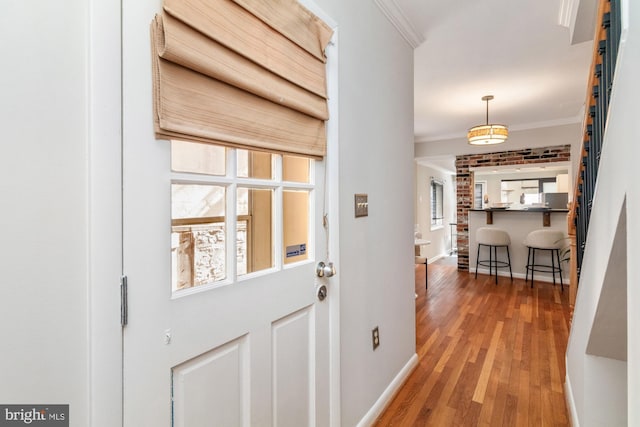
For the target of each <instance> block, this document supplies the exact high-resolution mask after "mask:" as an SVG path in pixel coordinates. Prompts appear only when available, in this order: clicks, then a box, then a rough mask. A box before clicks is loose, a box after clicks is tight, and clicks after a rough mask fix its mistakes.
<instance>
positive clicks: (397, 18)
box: [373, 0, 425, 49]
mask: <svg viewBox="0 0 640 427" xmlns="http://www.w3.org/2000/svg"><path fill="white" fill-rule="evenodd" d="M373 2H374V3H375V4H376V5H377V6H378V7H379V8H380V10H381V11H382V13H383V14H384V15H385V16H386V17H387V19H388V20H389V21H390V22H391V23H392V24H393V26H394V27H396V29H397V30H398V31H399V32H400V34H401V35H402V37H403V38H404V39H405V40H406V41H407V43H409V45H410V46H411V47H412V48H414V49H415V48H417V47H418V46H420V45H421V44H422V43H423V42H424V41H425V38H424V36H423V35H422V34H420V33H419V32H418V31H416V29H415V28H414V27H413V25H411V22H410V21H409V20H408V19H407V17H406V16H405V14H404V12H402V9H400V7H399V6H398V5H397V3H396V2H395V1H394V0H373Z"/></svg>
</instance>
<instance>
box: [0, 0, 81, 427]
mask: <svg viewBox="0 0 640 427" xmlns="http://www.w3.org/2000/svg"><path fill="white" fill-rule="evenodd" d="M87 16H88V6H87V2H85V1H83V0H70V1H67V2H65V4H64V7H61V5H60V4H59V3H56V2H50V1H45V0H34V1H29V2H24V1H19V0H10V1H8V2H4V3H3V12H2V14H0V38H1V39H2V40H3V42H2V46H3V48H2V52H3V61H2V63H3V67H2V68H1V70H2V71H0V81H1V82H2V83H1V85H2V89H1V90H0V93H2V95H1V96H0V115H1V116H2V124H3V133H2V139H3V142H2V147H3V152H2V155H1V156H0V194H1V195H2V208H1V209H0V224H2V238H1V239H0V241H1V242H2V245H1V247H0V271H1V272H2V286H0V335H1V336H2V340H3V344H2V350H0V366H1V368H0V372H1V373H0V384H2V385H1V386H0V402H2V403H7V404H8V403H16V404H30V403H34V404H43V403H44V404H46V403H60V404H70V407H71V409H70V410H71V417H70V418H71V425H72V426H77V427H81V426H86V425H88V410H89V405H88V402H89V389H88V369H89V363H88V361H89V357H88V354H89V341H88V327H89V323H88V320H87V316H88V309H87V299H88V286H87V280H88V217H87V213H88V212H87V207H88V193H87V192H88V177H87V173H88V171H87V168H88V161H87V158H88V144H87V132H88V120H87V102H88V95H87V84H88V82H87V74H86V63H87V51H86V44H87V42H88V39H87Z"/></svg>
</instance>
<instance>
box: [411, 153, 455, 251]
mask: <svg viewBox="0 0 640 427" xmlns="http://www.w3.org/2000/svg"><path fill="white" fill-rule="evenodd" d="M431 177H434V178H436V179H439V180H441V181H442V182H443V183H444V186H443V189H442V196H443V197H442V199H443V203H442V207H443V214H444V219H443V220H442V227H440V228H436V229H434V230H431ZM415 184H416V195H415V224H417V225H418V230H419V231H420V233H422V238H423V239H425V240H430V241H431V244H429V245H427V246H422V247H421V248H420V253H421V255H422V256H426V257H427V258H428V260H429V262H430V263H431V262H432V261H436V260H437V259H438V258H439V257H442V256H446V255H448V254H449V249H450V246H449V245H450V242H451V227H450V226H449V223H452V222H456V205H455V198H454V194H455V193H454V191H455V185H456V181H455V176H454V175H449V174H448V173H445V172H442V171H440V170H437V169H433V168H430V167H428V166H422V165H416V180H415ZM454 233H455V231H454Z"/></svg>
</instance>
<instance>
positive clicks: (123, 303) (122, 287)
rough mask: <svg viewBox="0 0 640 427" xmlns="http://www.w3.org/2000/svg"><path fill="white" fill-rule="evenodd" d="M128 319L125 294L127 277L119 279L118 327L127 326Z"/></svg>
mask: <svg viewBox="0 0 640 427" xmlns="http://www.w3.org/2000/svg"><path fill="white" fill-rule="evenodd" d="M128 318H129V302H128V292H127V276H121V277H120V325H122V327H125V326H127V322H128V320H129V319H128Z"/></svg>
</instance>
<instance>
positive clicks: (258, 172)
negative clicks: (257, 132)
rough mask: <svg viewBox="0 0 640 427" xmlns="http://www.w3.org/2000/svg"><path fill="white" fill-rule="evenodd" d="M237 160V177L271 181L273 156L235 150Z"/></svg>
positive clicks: (258, 152)
mask: <svg viewBox="0 0 640 427" xmlns="http://www.w3.org/2000/svg"><path fill="white" fill-rule="evenodd" d="M237 159H238V160H237V162H238V176H239V177H241V178H256V179H273V160H274V155H273V154H270V153H263V152H260V151H247V150H237Z"/></svg>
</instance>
